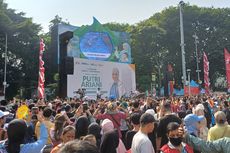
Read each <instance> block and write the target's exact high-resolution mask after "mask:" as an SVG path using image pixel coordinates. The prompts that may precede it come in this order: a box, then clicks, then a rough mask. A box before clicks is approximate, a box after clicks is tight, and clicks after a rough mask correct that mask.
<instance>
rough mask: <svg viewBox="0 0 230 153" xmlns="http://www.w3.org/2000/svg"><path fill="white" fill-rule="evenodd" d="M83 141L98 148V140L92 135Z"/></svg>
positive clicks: (88, 135)
mask: <svg viewBox="0 0 230 153" xmlns="http://www.w3.org/2000/svg"><path fill="white" fill-rule="evenodd" d="M82 140H83V141H88V142H89V143H90V144H93V145H95V146H97V140H96V137H95V136H94V135H92V134H87V135H86V136H84V137H83V139H82Z"/></svg>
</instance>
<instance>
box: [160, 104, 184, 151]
mask: <svg viewBox="0 0 230 153" xmlns="http://www.w3.org/2000/svg"><path fill="white" fill-rule="evenodd" d="M161 112H162V114H163V117H162V118H160V119H159V124H158V127H157V139H156V147H157V148H156V150H157V151H160V148H161V147H162V146H163V145H165V144H167V143H168V137H167V126H168V124H169V123H170V122H177V123H178V124H181V123H182V121H181V119H180V118H179V117H177V116H176V115H174V114H172V112H171V105H170V103H168V102H166V103H165V104H163V105H162V106H161Z"/></svg>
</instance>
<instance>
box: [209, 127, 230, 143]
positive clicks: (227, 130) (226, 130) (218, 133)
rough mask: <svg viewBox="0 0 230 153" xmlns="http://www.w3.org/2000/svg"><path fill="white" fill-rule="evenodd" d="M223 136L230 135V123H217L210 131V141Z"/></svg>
mask: <svg viewBox="0 0 230 153" xmlns="http://www.w3.org/2000/svg"><path fill="white" fill-rule="evenodd" d="M223 137H230V125H223V126H221V125H215V126H214V127H212V128H210V129H209V131H208V141H214V140H217V139H220V138H223Z"/></svg>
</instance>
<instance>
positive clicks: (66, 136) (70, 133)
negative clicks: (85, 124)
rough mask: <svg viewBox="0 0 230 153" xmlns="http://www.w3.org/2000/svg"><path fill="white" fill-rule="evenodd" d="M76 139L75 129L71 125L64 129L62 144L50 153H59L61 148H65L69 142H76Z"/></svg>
mask: <svg viewBox="0 0 230 153" xmlns="http://www.w3.org/2000/svg"><path fill="white" fill-rule="evenodd" d="M74 138H75V128H74V127H73V126H71V125H68V126H66V127H65V128H64V129H63V132H62V136H61V140H62V143H60V144H59V145H57V146H56V147H54V148H53V149H52V151H51V152H50V153H57V152H58V151H59V150H60V149H61V147H63V146H64V145H65V144H66V143H67V142H70V141H72V140H74Z"/></svg>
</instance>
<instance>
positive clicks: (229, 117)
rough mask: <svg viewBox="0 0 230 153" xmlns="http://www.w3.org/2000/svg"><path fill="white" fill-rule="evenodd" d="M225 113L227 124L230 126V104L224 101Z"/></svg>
mask: <svg viewBox="0 0 230 153" xmlns="http://www.w3.org/2000/svg"><path fill="white" fill-rule="evenodd" d="M223 112H224V113H225V115H226V119H227V122H228V124H229V125H230V109H229V103H228V102H227V101H224V109H223Z"/></svg>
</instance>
